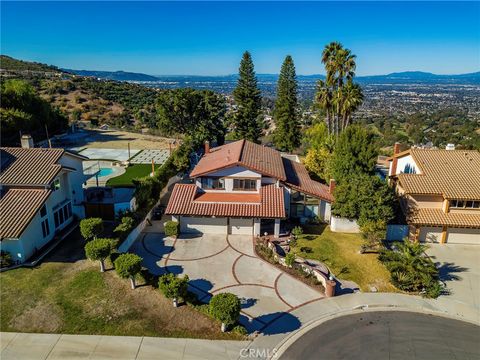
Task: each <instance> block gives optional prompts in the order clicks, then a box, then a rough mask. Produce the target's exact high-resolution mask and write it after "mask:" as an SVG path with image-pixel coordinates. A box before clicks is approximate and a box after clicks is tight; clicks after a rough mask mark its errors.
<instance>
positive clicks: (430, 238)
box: [418, 227, 442, 243]
mask: <svg viewBox="0 0 480 360" xmlns="http://www.w3.org/2000/svg"><path fill="white" fill-rule="evenodd" d="M418 240H419V241H421V242H429V243H439V242H441V241H442V228H441V227H422V228H420V235H419V237H418Z"/></svg>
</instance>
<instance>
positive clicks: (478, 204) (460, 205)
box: [450, 199, 480, 209]
mask: <svg viewBox="0 0 480 360" xmlns="http://www.w3.org/2000/svg"><path fill="white" fill-rule="evenodd" d="M450 207H451V208H453V209H480V201H474V200H467V201H465V200H455V199H454V200H450Z"/></svg>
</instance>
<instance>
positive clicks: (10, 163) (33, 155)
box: [0, 148, 64, 185]
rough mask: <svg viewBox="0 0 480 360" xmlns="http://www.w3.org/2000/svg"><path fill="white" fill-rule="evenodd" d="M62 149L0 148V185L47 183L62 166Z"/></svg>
mask: <svg viewBox="0 0 480 360" xmlns="http://www.w3.org/2000/svg"><path fill="white" fill-rule="evenodd" d="M63 153H64V150H63V149H42V148H31V149H25V148H0V161H1V167H0V171H1V173H0V183H1V184H2V185H48V184H49V183H50V182H51V181H52V180H53V179H54V177H55V176H56V175H57V174H58V173H59V171H60V169H61V168H62V166H61V165H59V164H57V162H58V160H59V159H60V158H61V156H62V155H63Z"/></svg>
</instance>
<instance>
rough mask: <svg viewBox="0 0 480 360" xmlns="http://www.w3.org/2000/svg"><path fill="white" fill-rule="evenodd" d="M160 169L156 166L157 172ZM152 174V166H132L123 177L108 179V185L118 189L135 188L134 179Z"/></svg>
mask: <svg viewBox="0 0 480 360" xmlns="http://www.w3.org/2000/svg"><path fill="white" fill-rule="evenodd" d="M158 168H160V165H155V170H156V169H158ZM151 172H152V165H151V164H134V165H130V166H129V167H127V169H126V171H125V173H123V174H122V175H120V176H117V177H114V178H111V179H108V180H107V185H108V186H116V187H124V186H133V179H139V178H142V177H145V176H147V175H150V173H151Z"/></svg>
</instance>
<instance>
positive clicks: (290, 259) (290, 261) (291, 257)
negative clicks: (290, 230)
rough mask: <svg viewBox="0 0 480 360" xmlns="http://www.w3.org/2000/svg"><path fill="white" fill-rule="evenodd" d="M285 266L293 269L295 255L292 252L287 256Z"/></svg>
mask: <svg viewBox="0 0 480 360" xmlns="http://www.w3.org/2000/svg"><path fill="white" fill-rule="evenodd" d="M285 264H286V265H287V266H288V267H292V266H293V264H295V254H294V253H292V252H289V253H288V254H287V256H285Z"/></svg>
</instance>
